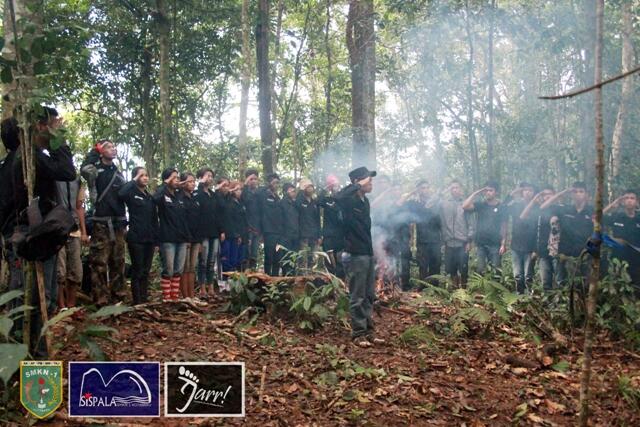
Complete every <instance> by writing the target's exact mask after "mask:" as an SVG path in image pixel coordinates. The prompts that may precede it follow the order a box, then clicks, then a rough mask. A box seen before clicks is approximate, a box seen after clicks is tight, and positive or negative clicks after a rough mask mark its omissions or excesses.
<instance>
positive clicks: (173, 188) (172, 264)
mask: <svg viewBox="0 0 640 427" xmlns="http://www.w3.org/2000/svg"><path fill="white" fill-rule="evenodd" d="M162 181H163V184H162V185H161V186H160V187H158V189H157V190H156V192H155V194H154V195H153V201H154V202H155V204H156V206H158V219H159V220H160V233H159V241H160V256H161V258H162V274H161V278H160V287H161V288H162V299H163V300H164V301H176V300H177V299H178V296H179V295H180V278H181V276H182V271H183V269H184V263H185V259H186V257H187V246H188V244H189V242H190V241H191V233H190V232H189V225H188V224H187V209H186V207H185V203H184V200H183V195H182V194H180V185H181V183H180V179H179V177H178V171H177V170H176V169H173V168H168V169H165V170H164V171H163V172H162Z"/></svg>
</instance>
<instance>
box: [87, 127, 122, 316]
mask: <svg viewBox="0 0 640 427" xmlns="http://www.w3.org/2000/svg"><path fill="white" fill-rule="evenodd" d="M116 155H117V150H116V146H115V144H114V143H113V142H111V141H109V140H107V139H104V140H101V141H98V142H97V143H96V145H95V147H94V148H93V149H92V150H91V151H90V152H89V154H88V155H87V157H86V158H85V160H84V162H83V163H82V167H81V169H80V173H81V174H82V176H83V178H84V179H85V180H86V181H87V183H88V184H89V194H90V198H91V202H92V203H93V205H94V214H93V218H92V221H93V230H92V234H91V244H90V248H89V259H90V261H89V262H90V264H91V282H92V284H93V286H92V290H93V299H94V303H95V304H96V305H98V306H102V305H106V304H115V303H118V302H120V301H122V300H123V299H124V293H125V290H124V256H125V252H124V251H125V232H126V220H127V218H126V216H125V213H126V208H125V204H124V202H123V201H122V200H121V199H120V198H119V197H118V191H120V188H122V186H123V185H124V184H125V183H126V180H125V179H124V176H123V175H122V173H120V171H119V170H118V166H116V165H115V163H114V160H115V158H116Z"/></svg>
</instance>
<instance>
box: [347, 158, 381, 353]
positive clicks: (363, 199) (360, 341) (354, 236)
mask: <svg viewBox="0 0 640 427" xmlns="http://www.w3.org/2000/svg"><path fill="white" fill-rule="evenodd" d="M374 176H376V172H375V171H369V170H368V169H367V168H366V167H364V166H363V167H359V168H357V169H354V170H352V171H351V172H349V179H350V180H351V184H349V185H348V186H346V187H345V188H343V189H342V190H341V191H340V192H339V193H338V194H337V195H336V201H337V202H338V204H339V205H340V209H341V210H342V213H343V215H344V223H343V224H344V237H345V249H344V252H343V254H342V261H343V263H344V266H345V271H346V276H347V283H348V285H349V311H350V314H351V337H352V339H353V341H354V344H355V345H357V346H358V347H362V348H366V347H370V346H371V345H372V344H373V343H376V344H378V343H382V342H384V340H381V339H378V338H375V337H374V325H373V318H372V315H373V302H374V300H375V264H374V259H373V244H372V240H371V209H370V206H369V199H368V198H367V196H366V195H367V194H368V193H371V190H372V189H373V183H372V178H373V177H374Z"/></svg>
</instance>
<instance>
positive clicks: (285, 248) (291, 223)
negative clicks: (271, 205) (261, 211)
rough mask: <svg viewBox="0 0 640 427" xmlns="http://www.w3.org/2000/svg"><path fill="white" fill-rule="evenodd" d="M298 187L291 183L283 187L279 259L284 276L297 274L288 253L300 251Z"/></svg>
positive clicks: (286, 183)
mask: <svg viewBox="0 0 640 427" xmlns="http://www.w3.org/2000/svg"><path fill="white" fill-rule="evenodd" d="M296 194H297V192H296V187H295V185H293V184H291V183H290V182H285V183H284V184H283V185H282V200H281V201H280V208H281V209H282V225H283V227H282V234H281V235H280V241H279V245H280V248H279V251H278V258H279V261H280V267H281V268H282V275H283V276H290V275H292V274H295V270H296V268H295V265H294V260H293V259H292V258H291V257H290V256H287V253H290V252H296V251H298V250H299V249H300V212H299V211H298V208H297V207H296Z"/></svg>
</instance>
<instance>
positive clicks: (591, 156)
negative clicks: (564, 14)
mask: <svg viewBox="0 0 640 427" xmlns="http://www.w3.org/2000/svg"><path fill="white" fill-rule="evenodd" d="M578 3H579V4H581V5H582V19H583V21H582V23H581V24H582V25H581V27H580V28H581V30H582V39H583V46H584V49H581V50H580V52H579V53H578V56H579V57H580V56H581V55H584V59H583V64H582V73H581V75H580V80H581V86H585V87H586V86H589V85H591V83H592V81H593V76H594V72H595V70H594V59H593V58H594V56H595V52H594V46H595V45H596V40H595V33H594V31H593V23H594V22H595V19H596V17H595V13H596V11H595V4H594V2H593V1H592V0H584V1H582V2H578ZM593 102H594V99H593V94H591V93H589V94H587V95H586V96H584V97H581V98H580V100H579V103H578V105H579V107H578V108H579V115H580V123H581V126H580V132H579V139H578V145H579V146H580V150H579V151H580V153H581V154H582V156H581V157H582V162H583V165H582V169H583V171H584V181H585V182H586V184H587V186H588V187H589V189H593V184H594V181H595V174H594V169H593V166H592V165H593V164H594V163H595V153H594V151H593V147H594V145H595V142H594V135H593V128H592V127H591V126H590V125H589V124H590V123H591V122H592V120H593V108H594V106H593Z"/></svg>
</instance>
